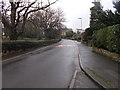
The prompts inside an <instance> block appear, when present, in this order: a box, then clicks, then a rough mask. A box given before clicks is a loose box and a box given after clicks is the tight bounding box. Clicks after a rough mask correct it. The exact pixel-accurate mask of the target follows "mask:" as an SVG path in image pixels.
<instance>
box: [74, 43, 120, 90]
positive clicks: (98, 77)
mask: <svg viewBox="0 0 120 90" xmlns="http://www.w3.org/2000/svg"><path fill="white" fill-rule="evenodd" d="M77 44H78V47H79V48H78V49H79V59H80V67H81V68H82V71H83V72H78V74H77V75H76V81H75V84H74V87H77V88H80V87H83V88H85V87H84V85H82V83H81V81H82V82H86V81H87V82H89V80H86V79H87V77H86V78H84V79H82V78H81V76H84V73H85V74H86V75H87V76H89V77H90V78H91V79H92V80H93V81H94V82H96V83H97V84H99V85H100V86H102V87H103V88H106V89H110V88H112V89H118V88H119V89H120V87H119V82H120V79H119V75H120V73H119V72H118V70H119V69H118V66H119V64H118V63H116V62H114V61H113V60H111V59H110V58H108V57H106V56H103V55H100V54H98V53H95V52H92V48H91V47H88V46H86V45H84V44H81V43H78V42H77ZM81 79H82V80H81ZM87 82H86V85H87ZM86 87H89V88H92V87H93V88H96V87H94V84H92V85H90V86H89V85H87V86H86Z"/></svg>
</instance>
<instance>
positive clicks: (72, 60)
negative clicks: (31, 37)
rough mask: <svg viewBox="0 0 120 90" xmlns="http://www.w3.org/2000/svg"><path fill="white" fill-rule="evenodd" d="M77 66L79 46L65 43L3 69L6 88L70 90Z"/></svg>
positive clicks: (70, 42) (68, 41)
mask: <svg viewBox="0 0 120 90" xmlns="http://www.w3.org/2000/svg"><path fill="white" fill-rule="evenodd" d="M76 67H78V51H77V44H76V43H75V41H72V40H62V41H61V42H60V43H59V44H58V45H54V46H53V48H52V49H50V50H47V51H44V52H42V53H37V54H32V55H28V56H26V57H25V58H23V59H22V60H20V61H17V62H14V63H10V64H8V65H4V66H3V88H67V87H68V85H69V83H70V80H71V78H72V75H73V73H74V71H75V69H76Z"/></svg>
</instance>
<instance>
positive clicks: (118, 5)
mask: <svg viewBox="0 0 120 90" xmlns="http://www.w3.org/2000/svg"><path fill="white" fill-rule="evenodd" d="M113 4H114V8H115V9H116V12H118V13H120V1H118V2H113Z"/></svg>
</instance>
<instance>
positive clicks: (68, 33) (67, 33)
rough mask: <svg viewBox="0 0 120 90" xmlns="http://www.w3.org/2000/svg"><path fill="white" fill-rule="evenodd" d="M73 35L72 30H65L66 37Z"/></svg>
mask: <svg viewBox="0 0 120 90" xmlns="http://www.w3.org/2000/svg"><path fill="white" fill-rule="evenodd" d="M73 35H74V32H73V31H67V32H66V38H72V37H73Z"/></svg>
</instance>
